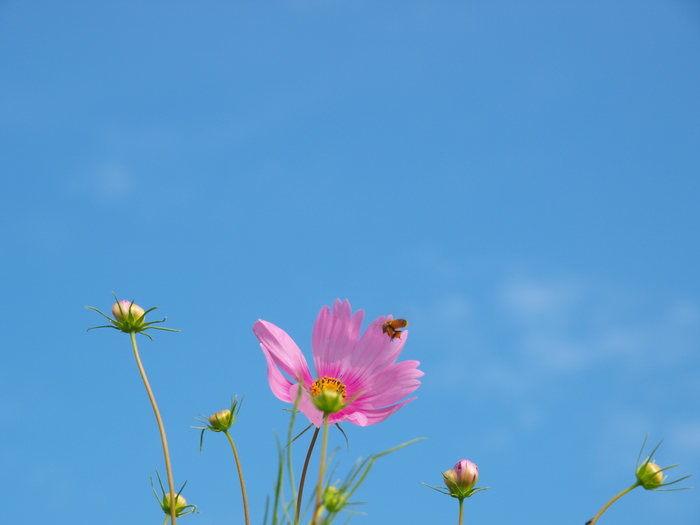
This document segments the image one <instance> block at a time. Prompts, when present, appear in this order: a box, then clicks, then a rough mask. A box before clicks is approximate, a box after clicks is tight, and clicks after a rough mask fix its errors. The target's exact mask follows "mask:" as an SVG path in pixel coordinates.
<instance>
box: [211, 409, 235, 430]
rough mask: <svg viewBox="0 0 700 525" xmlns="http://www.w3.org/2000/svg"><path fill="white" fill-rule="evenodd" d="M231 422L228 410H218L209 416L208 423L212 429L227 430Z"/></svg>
mask: <svg viewBox="0 0 700 525" xmlns="http://www.w3.org/2000/svg"><path fill="white" fill-rule="evenodd" d="M232 424H233V418H232V417H231V411H230V410H219V411H218V412H217V413H216V414H212V415H211V416H209V425H210V428H211V429H212V430H215V431H222V430H228V429H229V428H231V425H232Z"/></svg>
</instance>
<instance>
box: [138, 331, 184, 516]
mask: <svg viewBox="0 0 700 525" xmlns="http://www.w3.org/2000/svg"><path fill="white" fill-rule="evenodd" d="M129 335H130V336H131V346H132V347H133V348H134V357H135V358H136V364H137V365H138V367H139V372H140V373H141V379H143V385H144V386H145V387H146V393H147V394H148V399H150V400H151V406H152V407H153V413H154V414H155V416H156V422H157V423H158V430H159V431H160V441H161V443H162V444H163V456H165V471H166V473H167V475H168V490H169V491H170V523H171V524H172V525H175V520H176V519H177V508H176V506H175V498H176V496H177V493H176V492H175V483H174V482H173V469H172V467H171V465H170V452H168V440H167V439H166V437H165V427H164V426H163V420H162V419H161V417H160V411H159V410H158V405H157V404H156V398H155V397H154V396H153V391H152V390H151V385H150V384H149V383H148V378H147V377H146V370H144V368H143V364H142V363H141V358H140V357H139V349H138V346H137V345H136V334H135V333H134V332H131V333H130V334H129Z"/></svg>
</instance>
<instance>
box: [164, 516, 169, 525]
mask: <svg viewBox="0 0 700 525" xmlns="http://www.w3.org/2000/svg"><path fill="white" fill-rule="evenodd" d="M169 519H170V516H166V517H165V519H164V520H163V525H165V524H166V523H168V520H169Z"/></svg>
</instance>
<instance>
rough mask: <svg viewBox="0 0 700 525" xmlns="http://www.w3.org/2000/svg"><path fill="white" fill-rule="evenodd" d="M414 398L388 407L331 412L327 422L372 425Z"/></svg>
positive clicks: (362, 425)
mask: <svg viewBox="0 0 700 525" xmlns="http://www.w3.org/2000/svg"><path fill="white" fill-rule="evenodd" d="M414 399H416V398H415V397H412V398H411V399H407V400H406V401H403V402H402V403H399V404H397V405H392V406H390V407H385V408H377V409H373V410H356V411H354V412H352V413H349V414H345V413H344V412H345V411H343V412H339V413H338V414H331V416H330V417H329V418H328V422H329V423H330V424H334V423H337V422H341V421H350V422H351V423H354V424H355V425H359V426H361V427H366V426H368V425H374V424H376V423H381V422H382V421H384V420H385V419H386V418H388V417H389V416H390V415H391V414H393V413H394V412H396V411H397V410H398V409H399V408H401V407H402V406H404V405H405V404H406V403H410V402H411V401H413V400H414ZM340 415H342V416H343V417H342V419H341V418H337V419H335V418H334V417H333V416H340Z"/></svg>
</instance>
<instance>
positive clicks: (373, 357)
mask: <svg viewBox="0 0 700 525" xmlns="http://www.w3.org/2000/svg"><path fill="white" fill-rule="evenodd" d="M387 319H390V317H383V316H382V317H379V318H377V319H376V320H375V321H374V322H373V323H372V324H370V325H369V327H367V330H365V333H364V334H362V338H361V339H360V341H359V342H358V344H357V347H356V348H355V350H354V352H353V353H352V354H351V356H350V361H349V363H348V367H347V369H346V371H345V374H344V375H343V380H344V381H345V384H346V385H347V384H350V383H355V382H361V383H369V382H371V378H372V377H373V376H374V375H376V374H378V373H380V372H381V371H382V370H383V369H384V368H386V367H388V366H389V365H391V364H392V363H394V362H395V361H396V359H397V358H398V357H399V354H400V353H401V350H403V346H404V344H406V339H407V338H408V330H404V331H402V332H401V337H400V338H399V337H397V338H396V339H391V338H390V337H389V336H388V335H387V334H385V333H383V332H382V323H384V321H386V320H387Z"/></svg>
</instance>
